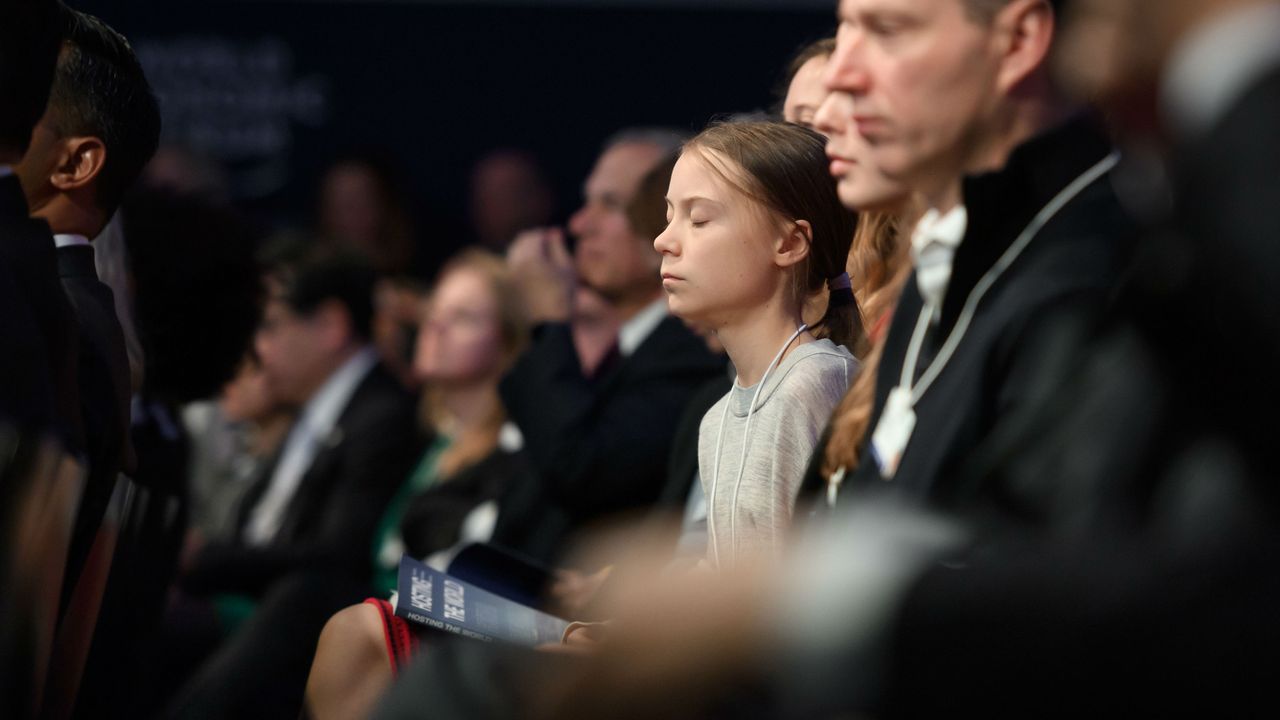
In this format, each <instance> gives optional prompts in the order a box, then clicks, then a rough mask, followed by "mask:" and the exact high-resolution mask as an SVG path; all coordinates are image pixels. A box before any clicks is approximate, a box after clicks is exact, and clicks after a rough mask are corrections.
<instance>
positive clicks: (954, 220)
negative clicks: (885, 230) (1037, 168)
mask: <svg viewBox="0 0 1280 720" xmlns="http://www.w3.org/2000/svg"><path fill="white" fill-rule="evenodd" d="M968 224H969V214H968V211H966V210H965V207H964V206H963V205H957V206H955V207H954V208H951V210H949V211H947V213H946V214H945V215H943V214H941V213H939V212H938V211H937V210H935V209H932V208H930V209H929V211H928V212H926V213H925V214H924V217H921V218H920V222H918V223H916V227H915V230H914V231H913V232H912V233H911V260H912V263H913V264H914V265H915V268H916V286H917V287H919V288H920V296H921V297H922V298H924V304H925V307H927V308H932V310H931V312H932V319H931V322H937V321H938V317H939V314H940V312H941V309H942V298H943V297H945V296H946V294H947V285H948V284H949V283H950V282H951V263H952V261H953V260H954V259H955V254H956V248H958V247H960V242H961V241H962V240H964V231H965V228H967V227H968Z"/></svg>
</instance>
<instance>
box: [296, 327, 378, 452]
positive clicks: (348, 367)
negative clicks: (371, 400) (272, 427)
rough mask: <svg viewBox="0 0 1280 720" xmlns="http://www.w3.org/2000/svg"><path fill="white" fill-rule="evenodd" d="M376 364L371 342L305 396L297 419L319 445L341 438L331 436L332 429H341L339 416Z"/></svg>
mask: <svg viewBox="0 0 1280 720" xmlns="http://www.w3.org/2000/svg"><path fill="white" fill-rule="evenodd" d="M377 364H378V353H377V351H376V350H374V349H373V348H372V347H370V346H365V347H363V348H360V350H358V351H356V353H355V354H354V355H352V356H351V357H350V358H348V359H347V361H346V362H345V363H343V364H342V366H341V367H339V368H338V369H337V370H335V371H334V372H333V374H331V375H330V376H329V378H328V379H327V380H325V381H324V384H323V385H321V386H320V389H319V390H317V391H316V392H315V393H314V394H313V395H312V396H311V398H310V399H309V400H307V404H306V405H305V406H303V408H302V412H301V413H299V415H298V422H299V423H305V425H306V427H307V430H308V432H310V433H311V434H312V436H313V437H315V438H316V439H317V440H318V441H319V442H320V445H321V447H324V446H326V445H333V444H337V443H338V442H341V437H338V438H334V437H333V435H334V433H335V432H336V433H341V430H338V429H337V426H338V420H339V418H341V417H342V416H343V414H344V413H345V411H346V408H347V406H348V405H349V404H350V402H351V397H352V395H354V394H355V392H356V389H357V388H358V387H359V386H360V385H361V383H362V381H363V380H364V379H365V377H366V376H367V375H368V374H369V372H370V371H371V370H372V369H373V367H374V366H375V365H377Z"/></svg>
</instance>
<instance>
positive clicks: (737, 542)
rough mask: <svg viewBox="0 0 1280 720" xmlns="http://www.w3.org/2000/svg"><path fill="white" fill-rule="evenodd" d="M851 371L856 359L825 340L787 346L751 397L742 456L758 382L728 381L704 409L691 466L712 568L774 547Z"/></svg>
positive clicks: (854, 369)
mask: <svg viewBox="0 0 1280 720" xmlns="http://www.w3.org/2000/svg"><path fill="white" fill-rule="evenodd" d="M857 373H858V361H857V360H855V359H854V357H853V356H852V355H850V354H849V351H848V350H846V349H845V348H844V347H842V346H839V345H836V344H834V343H832V342H831V341H830V340H816V341H814V342H811V343H806V344H804V345H801V346H800V347H798V348H796V349H795V350H792V351H791V353H790V354H789V355H787V357H785V358H784V359H783V360H782V362H781V363H779V364H778V367H776V368H774V370H773V372H771V373H769V376H768V377H767V378H766V379H765V385H764V389H763V390H761V391H760V397H759V399H757V400H756V401H755V411H754V412H753V413H751V428H750V435H749V436H748V437H747V438H746V439H745V443H746V461H745V462H741V460H742V457H743V454H742V449H743V443H744V439H743V436H744V433H746V431H747V427H746V426H747V411H748V409H749V408H750V406H751V401H752V398H753V397H755V394H756V389H757V385H753V386H751V387H745V388H744V387H742V386H740V385H739V384H738V383H737V382H736V381H735V382H734V384H733V387H732V388H731V389H730V390H729V394H728V395H725V396H724V397H723V398H720V401H719V402H717V403H716V404H715V405H713V406H712V407H711V409H710V410H708V411H707V414H706V415H704V416H703V418H702V425H701V427H700V428H699V430H698V472H699V475H700V476H701V478H702V489H703V491H704V492H705V493H706V496H707V505H708V512H709V518H708V542H707V562H708V563H709V564H710V565H711V566H712V567H716V566H717V564H718V566H720V567H732V566H733V564H734V561H735V559H737V558H743V557H749V556H752V555H760V554H768V555H773V554H776V553H777V552H778V551H780V550H781V544H782V542H783V540H784V538H785V536H786V533H787V529H788V528H789V527H790V525H791V513H792V510H793V509H794V508H795V502H796V493H797V492H798V491H799V489H800V481H801V479H802V478H803V477H804V471H805V468H806V467H808V464H809V458H810V456H811V455H812V454H813V451H814V448H815V447H816V446H817V444H818V436H819V435H821V434H822V430H823V428H825V427H826V425H827V422H828V420H830V418H831V413H832V411H833V410H834V409H835V406H836V404H837V403H839V402H840V399H841V398H842V397H844V394H845V391H846V390H848V388H849V383H851V382H852V381H853V378H854V376H855V375H857ZM726 405H727V407H728V414H727V415H726V413H725V408H726ZM722 419H723V420H724V423H725V425H724V434H723V437H721V420H722ZM717 443H719V453H718V456H719V463H718V464H719V468H718V469H717V447H716V446H717ZM741 467H745V470H743V471H742V475H741V482H739V480H738V478H739V468H741Z"/></svg>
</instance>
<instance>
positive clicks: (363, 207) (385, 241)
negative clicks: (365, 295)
mask: <svg viewBox="0 0 1280 720" xmlns="http://www.w3.org/2000/svg"><path fill="white" fill-rule="evenodd" d="M405 192H406V189H405V186H404V180H403V179H402V178H401V177H400V174H399V173H398V172H397V171H396V169H395V168H394V167H393V166H392V165H391V164H390V163H388V162H387V161H384V160H382V159H380V158H378V157H376V156H374V155H370V154H363V155H352V156H349V157H344V158H340V159H339V160H337V161H336V162H334V163H333V164H332V165H330V166H329V169H328V170H326V171H325V173H324V175H323V176H322V177H321V179H320V193H319V198H318V207H317V208H316V223H317V232H318V233H319V236H320V239H321V240H322V241H324V242H329V243H335V244H336V245H337V246H338V247H341V248H346V249H348V250H350V251H353V252H356V253H359V254H361V255H363V256H364V257H365V258H366V259H367V260H368V262H370V263H372V265H373V268H374V270H376V271H377V272H378V273H379V274H380V275H384V276H395V275H401V274H404V273H407V272H409V271H410V270H411V268H412V263H413V259H414V251H415V248H414V235H413V233H414V228H413V222H412V219H411V217H410V213H409V207H408V200H407V198H406V197H405Z"/></svg>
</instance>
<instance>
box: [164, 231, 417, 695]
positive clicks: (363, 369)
mask: <svg viewBox="0 0 1280 720" xmlns="http://www.w3.org/2000/svg"><path fill="white" fill-rule="evenodd" d="M373 284H374V273H373V270H372V269H371V268H369V267H368V266H367V265H365V264H364V263H363V262H362V261H361V260H360V259H358V258H357V257H355V256H352V255H350V254H343V253H332V252H327V251H325V250H323V249H318V248H312V249H309V250H308V251H307V252H305V253H304V254H303V255H301V256H299V257H295V258H291V259H289V260H288V261H286V262H283V263H281V264H280V265H278V266H277V267H276V268H275V269H274V270H273V271H272V273H271V274H270V281H269V285H270V299H269V301H268V303H267V308H266V311H265V313H264V317H263V321H262V325H261V327H260V328H259V330H258V335H257V340H256V349H257V352H258V356H259V357H260V358H261V360H262V368H263V372H264V374H265V375H266V381H267V386H268V387H269V389H270V391H271V392H272V393H274V394H275V396H276V397H277V398H279V400H280V401H281V402H282V403H285V404H287V405H288V406H291V407H295V408H298V410H299V414H298V417H297V420H295V422H294V423H293V426H292V427H291V428H290V430H289V433H288V436H287V437H286V438H285V441H284V445H283V448H282V450H281V452H280V453H279V455H278V456H277V458H276V460H275V461H274V462H273V463H271V464H269V465H267V466H265V467H264V472H263V473H262V474H261V475H260V476H259V478H258V479H257V480H256V481H255V483H254V485H253V487H252V488H251V489H250V490H249V492H248V494H247V495H246V497H245V500H244V502H243V503H242V505H241V508H240V512H239V518H238V523H237V535H236V537H235V539H234V540H233V541H232V542H227V543H218V544H210V545H208V546H206V547H204V548H203V549H202V550H201V551H200V552H199V554H197V555H196V557H195V559H194V560H193V562H192V564H191V566H190V567H188V568H187V570H186V572H185V573H184V576H183V578H182V580H181V587H182V589H183V590H184V591H185V592H186V593H187V594H188V595H191V596H197V597H211V596H214V595H216V594H223V593H235V594H242V595H247V596H250V597H251V598H253V599H255V600H256V601H257V604H256V606H255V609H254V610H253V612H252V614H251V615H250V616H249V617H248V619H247V620H246V621H245V622H244V624H243V625H242V626H241V627H240V628H239V629H238V630H237V631H236V632H235V633H234V634H233V635H232V636H231V637H230V638H229V639H228V640H227V641H226V642H225V643H224V644H223V645H222V647H221V648H220V649H219V650H218V651H217V653H216V654H215V655H214V656H213V657H212V658H210V659H209V660H208V661H207V662H206V663H205V664H204V666H203V667H202V669H201V670H200V672H199V673H197V675H196V676H195V677H194V678H193V679H192V680H191V682H190V683H189V684H188V685H187V687H186V688H185V689H184V691H183V692H182V693H181V696H180V698H179V700H178V703H177V705H176V706H175V709H174V711H175V713H176V714H177V715H178V716H180V717H206V716H208V717H225V716H228V715H237V714H249V713H257V714H262V713H264V712H267V711H268V710H270V711H271V712H270V713H268V714H280V715H295V714H297V709H298V707H299V703H300V702H301V694H302V685H303V678H305V676H306V667H307V662H308V661H309V660H310V656H311V648H312V647H314V644H315V640H316V637H317V636H318V635H319V632H320V628H321V627H322V626H323V624H324V621H325V620H326V619H328V617H329V616H330V615H331V614H333V612H334V611H336V610H338V609H339V608H341V607H343V606H345V605H348V604H350V603H352V602H356V601H358V600H359V599H360V598H361V597H363V596H364V594H365V588H366V587H367V584H368V578H369V576H370V573H371V572H372V567H371V562H370V561H371V553H370V552H369V547H370V544H371V543H372V542H373V537H374V532H375V529H376V527H377V524H378V520H379V518H380V517H381V515H382V513H383V512H384V510H385V508H386V506H387V503H388V501H389V500H390V499H391V497H392V496H393V494H394V493H395V491H396V488H397V487H398V486H399V485H400V483H401V481H402V479H403V478H404V477H405V476H406V475H407V474H408V471H409V468H410V467H411V466H412V463H413V458H414V457H415V456H416V453H417V452H418V448H419V444H418V441H417V433H416V431H415V423H414V421H413V404H412V399H411V398H410V397H409V396H408V395H407V394H406V393H405V392H404V390H403V389H401V387H400V386H399V384H398V383H397V382H396V381H395V380H394V379H393V378H392V377H391V376H390V375H389V374H388V373H387V371H386V370H385V369H384V368H382V367H381V366H380V364H379V363H378V359H377V353H376V352H375V350H374V349H373V347H372V346H371V345H370V344H369V336H370V331H371V322H372V314H373Z"/></svg>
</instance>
